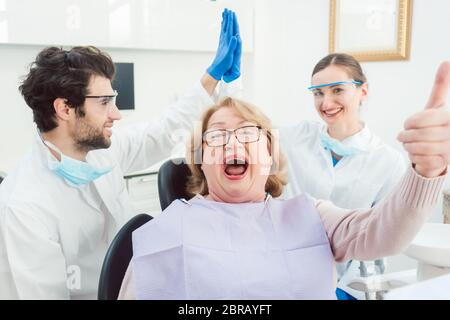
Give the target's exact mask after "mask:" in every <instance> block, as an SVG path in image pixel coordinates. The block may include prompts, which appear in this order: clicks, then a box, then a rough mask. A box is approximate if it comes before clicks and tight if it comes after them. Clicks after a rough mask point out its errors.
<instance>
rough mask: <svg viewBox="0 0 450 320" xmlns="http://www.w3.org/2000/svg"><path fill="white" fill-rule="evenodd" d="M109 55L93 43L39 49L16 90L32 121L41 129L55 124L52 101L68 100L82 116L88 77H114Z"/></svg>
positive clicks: (49, 127)
mask: <svg viewBox="0 0 450 320" xmlns="http://www.w3.org/2000/svg"><path fill="white" fill-rule="evenodd" d="M114 73H115V69H114V63H113V62H112V60H111V57H110V56H109V55H108V54H107V53H105V52H102V51H100V50H99V49H98V48H96V47H93V46H86V47H73V48H72V49H70V50H63V49H62V48H58V47H48V48H45V49H44V50H42V51H41V52H40V53H39V54H38V55H37V57H36V60H35V61H33V62H32V63H31V65H30V72H29V73H28V75H26V76H25V79H24V80H23V82H22V84H21V85H20V87H19V91H20V93H21V94H22V96H23V97H24V99H25V102H26V103H27V105H28V106H29V107H30V108H31V109H32V110H33V118H34V122H36V124H37V127H38V129H39V130H40V131H41V132H47V131H50V130H52V129H54V128H56V127H57V126H58V124H57V121H56V117H55V109H54V107H53V102H54V101H55V99H57V98H64V99H66V100H67V105H68V106H69V107H71V108H75V112H76V114H77V115H78V116H80V117H82V116H84V114H85V113H84V109H83V105H84V101H85V95H86V94H87V87H88V84H89V80H90V78H91V76H93V75H97V76H101V77H105V78H107V79H109V80H111V81H112V80H113V79H114Z"/></svg>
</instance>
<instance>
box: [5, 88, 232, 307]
mask: <svg viewBox="0 0 450 320" xmlns="http://www.w3.org/2000/svg"><path fill="white" fill-rule="evenodd" d="M224 88H225V87H224ZM225 91H226V90H225ZM231 91H232V90H231ZM231 91H230V92H231ZM228 94H229V92H228ZM211 104H213V100H212V99H211V97H210V96H209V95H208V94H207V92H206V91H205V90H204V89H203V87H202V86H201V85H200V83H198V84H197V85H196V86H195V87H194V88H192V89H191V90H190V91H189V92H188V93H187V94H186V95H184V96H183V97H182V98H181V99H179V100H178V101H177V102H176V103H174V104H173V105H172V106H170V107H169V108H168V109H167V111H166V113H165V114H164V116H163V118H162V119H160V120H159V121H158V122H155V123H152V124H147V125H146V126H143V127H135V128H133V129H131V130H130V129H128V128H127V130H122V131H121V130H117V131H115V132H114V134H113V136H112V144H111V147H110V148H109V149H103V150H95V151H91V152H89V153H88V155H87V159H86V160H87V162H89V163H91V164H93V165H96V166H98V167H105V166H108V165H112V166H113V167H114V169H113V170H112V171H111V172H110V173H108V174H106V175H104V176H102V177H100V178H98V179H97V180H95V181H94V182H93V183H91V184H88V185H82V186H74V185H70V184H69V183H67V182H66V181H65V180H64V179H62V178H60V177H59V176H57V175H56V174H55V173H53V172H52V171H51V170H50V169H49V167H48V158H49V157H53V156H52V155H51V153H50V152H49V150H48V149H47V148H46V147H45V146H44V144H43V143H42V141H41V140H40V138H39V137H38V135H36V138H35V141H34V144H33V148H32V150H31V152H30V153H29V154H28V155H27V156H26V157H25V159H23V161H22V162H21V163H20V164H19V165H18V167H16V169H15V170H13V171H12V172H11V173H10V174H9V175H8V176H7V177H6V179H5V180H4V181H3V183H2V184H1V185H0V299H17V298H20V299H95V298H96V296H97V286H98V280H99V275H100V270H101V266H102V262H103V258H104V256H105V253H106V250H107V248H108V245H109V243H110V241H111V240H112V238H113V237H114V235H115V233H116V232H117V231H118V229H119V228H120V227H121V226H122V225H123V224H124V223H125V222H126V221H128V220H129V219H130V218H131V217H132V216H134V215H135V214H137V213H141V212H136V211H135V209H134V208H133V206H132V204H131V201H130V199H129V196H128V193H127V190H126V187H125V181H124V179H123V177H124V175H125V174H126V173H129V172H133V171H139V170H145V169H146V168H148V167H150V166H151V165H153V164H155V163H157V162H158V161H161V160H163V159H165V158H167V157H168V156H170V152H171V150H172V148H173V146H174V144H175V143H177V142H179V141H173V139H172V137H171V133H173V132H174V131H176V130H180V129H181V128H185V129H186V130H189V131H190V130H191V128H192V125H193V122H194V121H195V120H196V119H198V118H199V116H200V114H201V112H202V111H203V110H204V109H205V107H208V106H210V105H211Z"/></svg>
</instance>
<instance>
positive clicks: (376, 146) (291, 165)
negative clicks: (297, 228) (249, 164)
mask: <svg viewBox="0 0 450 320" xmlns="http://www.w3.org/2000/svg"><path fill="white" fill-rule="evenodd" d="M325 130H326V126H325V124H323V123H319V122H315V121H302V122H300V123H299V124H297V125H294V126H290V127H284V128H283V127H282V128H280V145H281V150H282V151H283V153H284V154H285V155H286V157H287V159H288V170H289V172H288V180H289V182H288V185H287V186H286V188H285V191H284V193H283V196H284V197H285V198H286V199H289V198H292V197H294V196H295V195H298V194H300V193H303V192H305V193H308V194H310V195H311V196H313V197H315V198H317V199H325V200H331V201H332V202H333V203H334V204H335V205H337V206H338V207H342V208H346V209H354V208H370V207H372V206H373V205H374V204H375V203H376V202H378V201H380V200H381V199H383V197H384V196H386V195H387V194H388V193H389V191H390V190H391V189H392V188H393V187H394V186H395V185H396V184H397V183H398V182H399V180H400V178H401V177H402V176H403V174H404V172H405V170H406V166H405V162H404V160H403V157H402V155H401V154H400V153H399V152H398V151H396V150H395V149H393V148H392V147H390V146H389V145H387V144H386V143H383V142H382V141H381V139H380V138H379V137H377V136H375V135H374V134H373V133H372V132H371V131H370V130H369V128H368V127H367V125H365V126H364V128H363V129H362V130H361V131H360V132H358V133H356V134H355V135H353V136H351V137H348V138H347V139H345V140H344V141H342V143H344V144H348V145H351V146H354V147H357V148H359V149H362V150H364V151H365V152H364V153H361V154H358V155H355V156H347V157H343V158H342V159H341V160H340V161H339V162H338V163H337V164H336V166H334V167H333V161H332V158H331V152H330V151H329V150H325V149H324V147H323V146H322V143H321V141H320V133H321V132H322V131H325ZM359 264H360V263H359V261H352V263H351V265H349V266H347V265H346V263H342V264H339V265H337V268H338V273H339V276H340V277H341V279H340V281H339V285H338V286H339V287H340V288H341V289H343V290H344V291H346V292H348V293H350V294H351V295H353V296H354V297H356V298H357V299H364V298H365V295H364V294H363V293H362V292H360V291H356V290H353V289H351V288H349V287H347V283H348V282H350V281H351V280H352V279H353V278H354V277H358V276H360V271H359ZM365 266H366V267H367V268H368V269H369V273H372V274H373V273H374V272H375V270H374V268H375V265H374V263H373V262H371V263H368V262H365Z"/></svg>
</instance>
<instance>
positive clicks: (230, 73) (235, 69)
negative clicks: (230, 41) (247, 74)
mask: <svg viewBox="0 0 450 320" xmlns="http://www.w3.org/2000/svg"><path fill="white" fill-rule="evenodd" d="M232 32H233V36H234V37H236V38H237V45H236V49H235V50H234V55H233V64H232V65H231V68H230V69H229V70H227V71H226V72H225V73H224V75H223V81H225V82H227V83H228V82H231V81H233V80H236V79H237V78H239V77H240V75H241V56H242V41H241V35H240V33H239V24H238V20H237V17H236V14H235V13H234V12H233V31H232Z"/></svg>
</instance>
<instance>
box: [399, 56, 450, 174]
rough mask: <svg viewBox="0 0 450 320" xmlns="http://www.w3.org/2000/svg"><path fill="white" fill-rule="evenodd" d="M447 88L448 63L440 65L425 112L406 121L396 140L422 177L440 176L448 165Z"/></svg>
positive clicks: (449, 80) (449, 81)
mask: <svg viewBox="0 0 450 320" xmlns="http://www.w3.org/2000/svg"><path fill="white" fill-rule="evenodd" d="M449 88H450V61H446V62H443V63H442V64H441V65H440V67H439V69H438V71H437V74H436V79H435V81H434V85H433V89H432V91H431V95H430V98H429V100H428V103H427V105H426V107H425V110H424V111H421V112H419V113H417V114H415V115H413V116H411V117H410V118H409V119H407V120H406V121H405V126H404V127H405V130H404V131H402V132H400V134H399V135H398V140H399V141H400V142H402V143H403V146H404V148H405V150H406V151H407V152H408V155H409V158H410V160H411V162H412V164H413V166H414V168H415V170H416V172H417V173H419V174H420V175H421V176H424V177H428V178H432V177H437V176H439V175H441V174H442V173H443V172H444V171H445V170H446V169H447V166H448V164H449V163H450V111H449V109H448V107H446V106H445V103H446V98H447V95H448V91H449Z"/></svg>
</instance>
